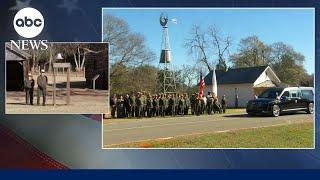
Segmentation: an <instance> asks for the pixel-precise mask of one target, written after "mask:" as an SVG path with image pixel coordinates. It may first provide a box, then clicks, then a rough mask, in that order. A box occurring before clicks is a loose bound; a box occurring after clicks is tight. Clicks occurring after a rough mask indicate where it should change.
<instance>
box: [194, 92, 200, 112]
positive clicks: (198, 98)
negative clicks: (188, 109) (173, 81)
mask: <svg viewBox="0 0 320 180" xmlns="http://www.w3.org/2000/svg"><path fill="white" fill-rule="evenodd" d="M195 97H196V98H195V106H194V110H195V114H196V115H197V116H200V114H201V112H202V108H201V99H202V98H201V97H200V96H199V93H197V94H196V96H195Z"/></svg>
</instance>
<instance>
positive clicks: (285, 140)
mask: <svg viewBox="0 0 320 180" xmlns="http://www.w3.org/2000/svg"><path fill="white" fill-rule="evenodd" d="M313 133H314V130H313V123H300V124H291V125H284V126H273V127H265V128H252V129H242V130H233V131H229V132H221V133H209V134H203V135H190V136H180V137H175V138H172V139H166V140H151V141H142V142H136V143H128V144H121V145H116V146H111V147H120V148H129V147H131V148H132V147H135V148H313V143H314V142H313V138H314V134H313Z"/></svg>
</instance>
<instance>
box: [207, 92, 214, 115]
mask: <svg viewBox="0 0 320 180" xmlns="http://www.w3.org/2000/svg"><path fill="white" fill-rule="evenodd" d="M212 109H213V97H212V94H211V92H208V95H207V113H208V114H211V113H212Z"/></svg>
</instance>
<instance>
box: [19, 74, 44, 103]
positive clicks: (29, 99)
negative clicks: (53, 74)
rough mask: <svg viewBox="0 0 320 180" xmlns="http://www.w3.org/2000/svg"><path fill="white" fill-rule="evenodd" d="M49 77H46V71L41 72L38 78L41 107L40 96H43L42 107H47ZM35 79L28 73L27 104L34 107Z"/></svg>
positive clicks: (26, 82) (38, 94) (26, 84)
mask: <svg viewBox="0 0 320 180" xmlns="http://www.w3.org/2000/svg"><path fill="white" fill-rule="evenodd" d="M47 84H48V77H47V76H46V75H45V71H44V69H42V70H41V72H40V75H39V76H38V78H37V85H38V89H37V105H40V96H42V105H43V106H45V105H46V94H47V93H46V92H47V90H46V89H47ZM34 85H35V83H34V79H33V77H32V74H31V73H28V77H27V79H26V80H25V83H24V87H25V92H26V104H30V105H33V91H34Z"/></svg>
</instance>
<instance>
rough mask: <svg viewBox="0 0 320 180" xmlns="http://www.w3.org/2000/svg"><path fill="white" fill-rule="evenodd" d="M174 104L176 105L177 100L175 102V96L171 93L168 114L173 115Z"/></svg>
mask: <svg viewBox="0 0 320 180" xmlns="http://www.w3.org/2000/svg"><path fill="white" fill-rule="evenodd" d="M174 106H175V102H174V97H173V95H169V99H168V115H170V116H173V115H174V114H175V113H174Z"/></svg>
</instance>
